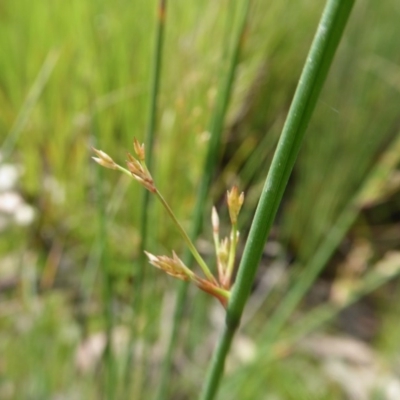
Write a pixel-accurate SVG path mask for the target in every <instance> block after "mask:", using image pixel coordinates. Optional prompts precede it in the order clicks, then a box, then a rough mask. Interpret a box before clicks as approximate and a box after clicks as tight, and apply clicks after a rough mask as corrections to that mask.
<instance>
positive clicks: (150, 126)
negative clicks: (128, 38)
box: [125, 0, 167, 397]
mask: <svg viewBox="0 0 400 400" xmlns="http://www.w3.org/2000/svg"><path fill="white" fill-rule="evenodd" d="M166 11H167V0H159V2H158V5H157V27H156V38H155V43H154V52H153V63H152V73H151V89H150V103H149V113H148V122H147V132H146V137H145V148H146V161H147V165H148V166H149V168H150V169H152V166H153V143H154V136H155V131H156V126H157V107H158V98H159V91H160V77H161V67H162V48H163V42H164V31H165V16H166ZM128 172H129V171H128ZM149 205H150V193H149V191H148V190H145V191H143V197H142V204H141V215H140V236H141V241H140V251H139V260H138V264H139V268H138V269H137V276H136V279H135V280H136V284H135V288H134V297H133V303H132V307H133V309H134V310H135V314H136V315H138V316H139V319H140V318H141V314H142V297H143V287H144V286H145V285H144V282H145V279H146V271H147V268H145V264H146V257H145V254H144V250H145V249H146V247H147V242H148V217H149V208H150V206H149ZM135 335H136V336H140V335H141V328H140V324H138V323H136V322H135V321H133V323H132V328H131V333H130V343H129V351H128V357H127V363H126V371H125V389H126V394H127V395H128V396H129V394H128V393H129V390H130V383H131V382H130V381H131V379H130V366H131V360H132V350H133V342H134V340H135V339H136V338H135V337H134V336H135ZM142 358H143V360H144V359H146V357H144V356H143V357H142ZM136 369H137V370H138V376H139V378H138V382H137V384H136V386H137V389H136V391H137V393H136V394H135V396H139V397H141V385H142V382H141V380H142V377H141V375H142V370H144V369H145V368H144V366H143V364H141V365H137V368H136Z"/></svg>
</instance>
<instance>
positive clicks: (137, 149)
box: [133, 138, 145, 161]
mask: <svg viewBox="0 0 400 400" xmlns="http://www.w3.org/2000/svg"><path fill="white" fill-rule="evenodd" d="M133 148H134V149H135V153H136V155H137V156H138V158H139V160H140V161H144V159H145V151H144V143H143V144H140V143H139V141H138V140H137V139H136V138H134V139H133Z"/></svg>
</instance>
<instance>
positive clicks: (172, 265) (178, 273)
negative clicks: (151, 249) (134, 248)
mask: <svg viewBox="0 0 400 400" xmlns="http://www.w3.org/2000/svg"><path fill="white" fill-rule="evenodd" d="M145 254H146V256H147V257H148V259H149V262H150V264H151V265H154V266H155V267H156V268H159V269H162V270H163V271H164V272H166V273H167V274H168V275H171V276H173V277H175V278H178V279H181V280H183V281H189V280H191V279H193V277H194V273H193V272H192V271H191V270H190V269H189V268H187V267H186V266H185V264H184V263H183V262H182V261H181V260H180V258H179V257H178V256H177V255H176V253H175V252H172V258H171V257H167V256H155V255H153V254H151V253H148V252H147V251H145Z"/></svg>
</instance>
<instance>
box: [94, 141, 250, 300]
mask: <svg viewBox="0 0 400 400" xmlns="http://www.w3.org/2000/svg"><path fill="white" fill-rule="evenodd" d="M133 148H134V151H135V154H136V157H134V156H132V155H131V154H129V153H128V160H127V161H126V164H127V167H128V169H126V168H123V167H121V166H120V165H118V164H116V163H115V162H114V160H113V159H112V158H111V157H110V156H109V155H108V154H106V153H105V152H103V151H101V150H97V149H93V151H94V152H95V154H96V156H97V157H93V159H94V160H95V161H96V162H97V163H98V164H100V165H102V166H103V167H106V168H110V169H115V170H119V171H121V172H124V173H125V174H127V175H129V176H131V177H133V178H134V179H135V180H136V181H137V182H139V183H140V184H141V185H142V186H143V187H144V188H146V189H147V190H149V191H150V192H152V193H154V194H155V195H156V196H157V198H158V199H159V200H160V202H161V204H162V205H163V206H164V208H165V210H166V211H167V212H168V214H169V215H170V217H171V218H172V220H173V221H174V223H175V224H176V226H177V228H178V230H179V232H180V233H181V235H182V237H183V239H184V240H185V241H186V244H187V245H188V247H189V249H190V251H191V252H192V254H193V256H194V258H195V259H196V261H197V262H198V264H199V265H200V267H201V269H202V271H203V273H204V275H205V278H201V277H200V276H199V275H197V274H196V273H194V272H193V271H192V270H191V269H189V268H188V267H187V266H186V265H185V264H184V262H183V261H182V260H181V259H180V258H179V257H178V256H177V255H176V253H175V252H172V257H168V256H165V255H162V256H155V255H153V254H151V253H149V252H147V251H146V252H145V254H146V256H147V258H148V259H149V262H150V264H152V265H153V266H155V267H156V268H159V269H161V270H163V271H164V272H166V273H167V274H168V275H171V276H173V277H174V278H178V279H181V280H183V281H187V282H193V283H194V284H195V285H196V286H198V287H199V288H200V289H201V290H203V291H204V292H207V293H209V294H211V295H212V296H214V297H216V298H217V299H218V300H219V301H220V302H221V304H222V305H223V306H224V307H226V306H227V303H228V300H229V296H230V288H231V286H232V274H233V270H234V264H235V255H236V247H237V242H238V239H239V231H238V228H237V218H238V215H239V213H240V210H241V208H242V205H243V202H244V194H243V192H242V193H241V194H239V191H238V188H237V187H236V186H234V187H233V188H232V189H231V190H230V191H228V193H227V203H228V210H229V216H230V220H231V225H232V227H231V232H230V235H229V238H228V237H226V238H224V239H222V240H220V238H219V217H218V213H217V210H216V209H215V207H213V209H212V213H211V222H212V227H213V238H214V245H215V253H216V258H217V269H218V279H216V278H215V277H214V276H213V274H212V273H211V271H210V269H209V268H208V266H207V264H206V263H205V261H204V260H203V258H202V257H201V255H200V254H199V252H198V251H197V249H196V247H195V246H194V244H193V243H192V241H191V240H190V238H189V236H188V235H187V234H186V232H185V230H184V229H183V227H182V226H181V224H180V223H179V222H178V220H177V219H176V217H175V215H174V213H173V212H172V210H171V208H170V207H169V205H168V203H167V202H166V201H165V199H164V198H163V197H162V195H161V194H160V192H159V191H158V190H157V188H156V186H155V184H154V180H153V178H152V176H151V174H150V172H149V170H148V169H147V166H146V162H145V147H144V144H140V143H139V142H138V141H137V140H136V139H134V141H133Z"/></svg>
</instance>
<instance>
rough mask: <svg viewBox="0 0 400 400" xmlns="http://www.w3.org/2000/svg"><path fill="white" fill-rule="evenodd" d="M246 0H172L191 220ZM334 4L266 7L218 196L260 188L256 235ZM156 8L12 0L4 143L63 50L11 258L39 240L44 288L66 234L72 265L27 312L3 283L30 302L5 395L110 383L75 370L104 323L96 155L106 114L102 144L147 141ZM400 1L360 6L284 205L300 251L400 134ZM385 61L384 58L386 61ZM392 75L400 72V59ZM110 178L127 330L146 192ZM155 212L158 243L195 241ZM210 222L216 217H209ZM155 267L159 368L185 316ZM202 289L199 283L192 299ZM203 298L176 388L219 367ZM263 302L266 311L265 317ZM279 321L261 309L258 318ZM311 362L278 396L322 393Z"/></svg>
mask: <svg viewBox="0 0 400 400" xmlns="http://www.w3.org/2000/svg"><path fill="white" fill-rule="evenodd" d="M231 5H232V2H228V1H221V2H214V1H204V2H198V3H193V2H184V1H179V2H171V4H170V7H169V13H168V21H167V30H166V43H165V51H164V69H163V73H162V81H161V98H160V111H161V112H160V116H159V118H160V120H159V129H158V132H157V134H158V135H157V137H158V140H157V142H156V148H155V160H156V169H155V171H154V177H155V179H156V180H157V182H158V185H159V187H160V190H161V191H162V192H163V193H164V195H165V197H166V198H167V199H168V201H169V203H170V204H171V206H172V207H173V208H174V210H175V211H176V214H177V215H178V216H179V217H181V218H182V219H183V222H184V224H185V225H186V226H189V225H190V218H191V212H192V207H193V205H194V202H195V196H196V187H197V186H196V185H197V182H198V180H199V176H200V175H201V174H202V171H201V168H202V165H203V157H204V152H205V149H206V147H207V146H206V145H207V140H208V134H207V132H206V129H207V122H208V120H209V114H210V111H211V109H212V104H213V100H214V99H215V90H216V84H217V82H218V73H219V72H220V64H219V61H220V49H221V48H222V44H223V43H224V40H226V37H225V29H226V20H225V18H227V17H228V16H229V15H232V10H231V9H230V8H231ZM322 6H323V4H322V3H321V4H320V3H318V4H316V2H315V1H312V0H303V1H300V2H296V4H294V3H293V2H284V1H273V2H268V4H267V2H264V1H261V0H260V1H254V3H253V7H252V9H251V13H250V20H249V30H248V33H247V36H246V38H245V46H244V54H243V55H242V62H241V63H240V65H239V75H238V84H237V87H236V90H235V95H234V97H233V102H232V107H231V109H230V124H229V126H228V129H227V130H228V132H227V133H228V136H227V141H226V143H225V144H224V154H225V155H224V160H225V161H224V163H223V164H222V167H221V171H220V172H221V174H220V176H221V179H220V180H219V181H217V183H216V184H215V186H214V191H213V199H212V200H213V201H217V200H218V199H219V198H220V197H221V193H223V192H224V191H225V190H226V188H227V187H228V186H229V185H231V184H232V183H234V182H235V183H239V185H240V186H241V187H242V188H247V189H246V195H247V197H246V203H245V206H246V207H247V208H245V209H244V210H243V219H242V220H241V223H242V224H243V230H244V231H245V230H246V229H245V228H246V225H247V224H248V221H249V220H250V218H251V215H252V210H253V209H254V206H255V204H256V201H257V199H258V194H259V191H260V184H259V182H262V181H263V178H264V177H262V176H259V175H258V170H259V166H260V165H261V164H263V163H265V160H268V159H269V158H270V157H271V156H272V152H273V149H274V145H275V143H276V140H277V135H278V133H279V131H280V128H281V126H282V124H283V121H284V117H285V114H286V112H287V109H288V106H289V103H290V101H291V96H292V93H293V90H294V87H295V84H296V81H297V78H298V76H299V73H300V68H301V66H302V64H303V61H304V57H305V54H306V51H307V49H308V47H309V44H310V42H311V39H312V33H313V31H314V29H313V28H314V26H315V24H316V21H317V20H318V17H319V15H320V12H321V9H322ZM154 12H155V2H154V3H153V2H150V1H145V0H141V1H136V2H133V3H132V2H128V1H124V0H121V1H118V2H96V1H78V0H72V1H70V2H65V3H59V2H54V1H53V2H51V1H47V0H43V1H41V2H34V3H32V2H27V1H26V0H17V1H12V2H4V3H3V4H2V5H1V7H0V19H1V24H0V47H1V48H2V49H3V51H2V53H1V56H0V66H1V68H0V138H1V142H3V140H4V139H5V138H6V137H7V134H8V133H9V131H10V129H11V127H12V126H13V124H14V122H15V120H16V118H17V116H18V114H19V113H20V110H21V107H22V105H23V103H24V99H25V98H26V96H27V93H28V91H29V89H30V87H31V86H32V84H33V82H34V80H35V77H36V76H37V74H38V72H39V70H40V68H41V66H42V65H43V62H44V61H45V59H46V56H47V55H48V54H49V51H56V52H58V53H59V59H58V62H57V64H56V66H55V68H54V70H53V71H52V73H51V75H50V77H49V80H48V82H47V83H46V85H45V87H44V88H43V92H42V94H41V96H40V97H39V98H38V101H37V104H36V105H35V107H34V108H33V109H32V113H31V116H30V118H29V119H28V121H27V124H26V126H25V128H24V129H23V131H22V132H21V136H20V138H19V140H18V142H17V143H16V149H15V151H14V153H13V154H12V156H11V161H13V162H18V163H20V164H22V165H23V167H24V170H25V173H24V176H23V181H22V182H21V189H22V192H23V193H24V194H25V196H26V197H27V199H28V200H29V201H30V202H31V203H32V204H33V205H34V206H35V207H36V208H37V210H38V216H37V219H36V222H35V225H34V226H33V227H32V229H31V230H30V231H29V232H28V234H27V233H26V232H25V231H22V229H21V228H18V229H17V228H13V229H12V230H10V231H8V233H9V234H8V235H7V236H4V237H6V241H5V242H7V243H2V244H1V248H0V250H1V251H2V254H1V256H0V257H3V256H5V255H8V254H9V253H11V252H18V251H20V250H21V249H28V248H29V249H30V250H31V251H33V252H36V253H38V254H39V255H40V257H39V261H38V263H37V265H36V264H35V263H32V264H31V265H34V266H35V268H36V274H37V275H34V277H33V278H30V279H32V281H29V282H30V285H31V287H32V288H34V289H32V290H33V291H34V292H36V289H37V287H36V282H37V281H38V280H40V277H41V273H42V269H43V267H44V265H45V264H46V262H47V264H48V262H49V260H48V251H49V250H51V249H52V248H53V247H54V245H55V243H57V244H60V243H61V244H62V249H63V251H62V258H61V259H62V262H61V264H59V265H56V266H55V268H56V269H57V271H58V273H57V279H56V284H57V285H58V286H60V287H61V286H63V287H64V289H65V290H63V291H62V292H61V290H60V293H57V292H56V293H55V294H49V293H47V294H42V293H40V294H38V298H37V299H35V297H33V298H32V299H31V300H32V307H28V308H26V309H25V308H23V307H24V306H23V304H24V303H23V300H22V299H23V297H20V293H21V292H19V291H18V289H17V288H16V289H14V290H13V292H11V293H7V294H2V295H1V296H2V297H1V300H2V302H3V303H4V305H10V306H11V305H12V307H16V309H17V311H16V312H15V314H14V313H12V314H10V313H2V314H1V316H0V318H1V321H0V327H1V331H0V344H1V347H2V354H3V355H4V357H3V360H2V364H1V365H0V375H1V377H2V381H1V383H0V393H1V394H2V395H0V397H2V398H3V397H4V398H5V399H7V398H10V399H11V398H24V396H28V395H31V396H36V397H40V398H50V397H51V396H55V395H56V394H57V393H62V394H66V395H67V396H68V395H70V396H71V397H72V398H85V399H86V398H96V396H97V395H98V392H97V390H98V388H99V386H98V385H97V384H96V374H95V373H94V374H93V375H90V374H89V375H79V374H76V372H75V369H74V364H73V352H74V349H75V346H76V344H77V343H78V341H79V337H80V336H82V337H84V336H85V335H90V333H92V332H95V331H98V330H103V329H104V321H103V320H102V317H101V315H102V314H101V307H100V306H99V296H98V295H99V288H100V285H99V281H98V280H97V279H96V277H97V273H98V271H99V269H98V263H99V261H98V259H97V258H96V251H97V250H96V242H95V240H96V234H97V232H96V229H97V226H98V225H97V213H98V211H97V209H96V196H95V189H94V185H95V172H94V171H95V168H97V166H95V165H94V164H93V163H92V162H91V160H90V155H91V154H90V146H91V145H92V144H93V132H92V122H93V118H94V117H95V119H96V127H97V129H98V132H97V141H98V142H97V144H96V145H97V146H98V147H100V148H101V149H103V150H106V151H107V152H108V153H109V154H111V155H112V156H113V157H114V158H115V159H118V161H121V162H122V161H123V160H124V159H125V153H126V150H129V151H131V144H132V138H133V137H134V136H136V137H138V138H139V139H140V140H141V139H143V137H144V132H145V129H146V126H145V125H146V112H147V104H148V96H149V93H148V82H149V78H150V77H149V72H150V68H149V67H150V57H151V43H152V39H153V35H154V32H155V29H154V28H155V18H154ZM399 13H400V10H399V5H398V4H397V2H396V1H395V0H391V1H388V2H385V3H382V4H381V3H377V2H374V1H372V0H359V1H358V2H357V4H356V7H355V10H354V14H353V16H352V19H351V21H350V25H349V29H348V32H347V35H346V38H345V40H344V42H343V43H342V45H341V48H340V49H339V52H338V57H337V59H336V62H335V64H334V67H333V69H332V71H331V74H330V77H329V79H328V82H327V85H326V87H325V89H324V92H323V95H322V97H321V101H320V102H319V106H318V109H317V110H316V112H315V115H314V118H313V121H312V123H311V126H310V128H309V132H308V136H307V142H306V145H305V147H304V148H303V150H302V153H301V155H300V158H299V164H298V165H297V167H296V170H295V175H294V180H293V185H292V186H291V187H290V188H289V191H288V194H287V196H286V200H285V204H284V206H283V208H282V216H281V218H280V224H281V228H282V229H281V231H282V234H281V236H282V238H281V240H282V241H283V242H284V243H287V244H288V247H289V248H290V250H291V251H292V252H293V254H295V256H296V259H298V261H300V262H303V263H306V262H307V261H308V260H309V258H310V256H311V255H312V254H313V251H314V249H315V248H316V246H317V245H318V244H319V243H321V241H322V240H323V237H324V233H325V232H326V230H327V227H329V226H331V225H332V224H333V223H334V222H335V220H336V219H337V217H338V215H339V214H340V211H341V210H342V208H343V207H344V206H345V205H346V204H347V203H348V201H349V199H350V198H352V196H353V194H354V193H355V192H356V190H357V189H358V188H359V186H360V185H361V183H362V181H363V179H364V177H365V176H366V174H367V172H368V171H369V169H370V168H371V167H372V165H373V164H374V162H375V160H376V159H377V155H378V154H379V152H380V151H381V150H382V149H383V148H384V147H385V145H387V143H389V141H390V139H391V138H392V137H393V136H394V135H396V134H397V133H398V132H397V131H398V115H397V109H398V107H397V104H399V97H400V94H399V91H398V88H397V87H396V86H395V84H394V83H393V82H394V81H393V79H394V78H392V80H387V79H385V77H387V76H389V70H388V69H385V68H386V67H385V65H389V64H385V62H389V63H390V65H392V66H393V65H394V66H396V65H397V66H398V65H399V63H400V59H399V53H398V51H397V47H396V46H397V41H396V38H397V37H399V35H400V28H399V25H398V17H399ZM377 57H378V58H377ZM377 59H379V60H384V62H381V63H377V61H376V60H377ZM257 76H258V80H256V77H257ZM390 76H391V77H393V76H395V74H393V70H392V69H391V70H390ZM221 153H222V151H221ZM103 177H104V178H103V191H104V196H105V203H106V213H107V226H108V228H109V229H108V238H107V240H108V245H109V252H110V255H109V258H110V265H108V266H107V267H108V270H109V271H111V274H112V279H113V290H114V293H113V296H112V297H113V302H112V306H113V308H112V310H113V312H114V313H115V315H114V317H115V323H116V324H117V325H119V324H128V323H129V322H130V321H131V318H132V317H134V314H133V313H132V311H131V309H130V306H129V304H130V299H131V296H134V295H135V293H132V280H134V274H135V259H136V257H137V251H138V241H139V238H138V233H137V232H138V231H137V229H138V227H139V224H138V220H139V209H138V207H139V206H138V205H139V203H140V198H141V193H139V192H140V191H141V190H142V188H141V187H139V186H138V185H136V184H135V183H130V182H129V181H128V180H127V179H125V178H124V177H119V176H117V175H116V174H115V173H114V172H113V171H104V173H103ZM205 207H208V205H205ZM205 214H206V215H207V214H208V210H206V212H205ZM150 218H151V223H150V226H151V237H150V241H149V246H150V249H149V250H151V251H152V252H157V251H160V252H163V251H164V249H175V250H176V251H178V252H179V251H181V250H182V248H181V244H180V241H179V240H178V235H177V234H176V232H175V229H174V227H172V226H171V224H170V223H169V222H168V219H167V218H166V216H165V215H164V212H163V210H161V209H160V208H159V207H158V205H155V207H154V208H153V210H152V214H151V216H150ZM208 226H209V225H208V223H206V224H205V228H206V229H208ZM205 236H206V237H207V235H205ZM208 237H210V236H208ZM7 239H10V241H11V240H12V243H10V242H8V241H7ZM205 250H206V251H207V246H205ZM167 251H168V250H167ZM0 263H1V259H0ZM149 268H151V267H149ZM24 269H25V271H24ZM27 270H28V267H27V265H22V272H25V273H26V271H27ZM22 272H21V276H24V275H23V274H22ZM18 273H19V272H18ZM153 275H154V280H155V283H154V285H153V286H152V291H151V292H149V290H146V289H145V290H144V296H145V298H144V301H145V302H146V304H147V306H148V312H149V314H150V315H151V320H152V321H153V329H151V335H150V337H147V338H142V341H141V342H140V343H141V344H143V343H144V345H151V348H152V349H153V346H154V349H156V350H154V351H152V352H151V353H150V356H151V357H153V358H152V359H151V360H150V364H151V365H154V366H155V367H154V369H156V366H157V363H159V360H158V359H157V346H161V345H163V344H164V343H165V342H166V341H165V338H163V335H162V333H163V326H165V325H164V324H169V323H170V322H171V321H170V320H168V317H171V316H170V315H169V314H168V312H169V310H170V308H171V306H170V303H171V295H170V288H171V287H172V286H171V285H170V284H171V281H170V280H169V279H168V278H165V277H164V276H162V275H160V274H153ZM35 277H36V278H35ZM79 284H83V285H84V287H83V290H81V289H77V288H79ZM193 295H194V293H192V292H190V294H189V300H188V301H191V300H192V297H193ZM35 296H36V295H35ZM196 296H197V297H200V296H204V295H203V294H197V293H196ZM82 298H83V299H84V300H82ZM203 300H204V302H203ZM21 304H22V305H21ZM197 304H199V305H200V307H199V309H200V310H201V312H198V313H196V315H195V317H193V315H189V316H188V317H189V318H188V319H187V320H185V321H183V322H182V324H183V333H185V332H186V331H190V325H191V324H193V325H194V326H195V331H192V332H191V333H190V335H189V339H190V340H189V344H188V345H186V346H187V347H188V348H187V347H184V346H182V348H181V349H180V350H179V351H178V357H177V360H176V361H177V362H176V368H177V370H178V371H179V372H180V374H179V375H176V378H175V375H174V380H173V381H172V383H171V386H172V387H173V389H174V393H184V394H186V395H187V396H192V397H193V396H194V393H196V392H197V387H198V385H199V383H201V380H202V377H203V373H204V371H203V366H204V365H205V364H206V362H207V354H208V350H209V347H208V341H209V340H210V336H208V330H209V328H210V329H212V323H211V322H210V311H209V310H210V308H209V301H208V300H206V299H205V297H201V299H200V302H199V303H197ZM21 307H22V308H21ZM3 309H4V308H3ZM196 310H197V308H196ZM213 312H214V311H213ZM73 313H74V314H73ZM256 315H257V317H258V318H261V317H260V315H262V312H261V313H257V314H256ZM192 321H193V322H192ZM388 321H389V317H388ZM214 322H215V321H214ZM263 322H264V321H262V322H260V321H253V322H251V323H250V324H249V326H248V331H249V332H252V331H254V329H255V328H254V327H258V326H260V325H263ZM199 329H202V331H199ZM211 339H212V336H211ZM183 351H187V354H189V355H190V357H191V360H190V362H188V361H187V360H186V359H185V358H184V357H183V356H182V352H183ZM17 355H19V356H18V357H17ZM296 362H297V361H296ZM298 362H299V364H296V363H294V364H291V363H290V362H289V363H288V364H287V365H285V364H283V365H281V366H279V368H276V369H275V370H273V371H272V370H270V369H268V370H267V371H266V374H268V381H269V382H275V383H276V385H275V386H276V387H275V388H273V390H272V392H276V393H277V394H278V395H279V394H280V395H282V396H286V397H287V398H290V396H291V395H292V394H293V392H292V391H293V387H296V388H297V389H296V392H295V394H296V393H297V394H298V393H300V392H302V391H303V388H304V393H305V394H304V398H311V397H307V396H308V395H309V394H310V393H311V392H312V393H317V392H313V391H312V388H313V384H314V383H313V382H311V383H310V387H309V388H307V385H304V386H302V385H301V382H300V383H299V381H298V380H297V377H296V376H294V371H297V370H298V369H299V368H303V367H302V366H304V362H305V361H304V360H301V359H300V360H299V361H298ZM152 363H154V364H152ZM182 363H184V367H183V366H182V365H183V364H182ZM299 365H300V367H299ZM38 366H40V367H41V368H38ZM315 370H316V368H314V366H313V365H312V363H308V364H307V367H306V368H304V371H309V374H310V375H313V374H314V373H316V371H315ZM307 374H308V373H307ZM272 375H273V376H272ZM155 376H156V374H151V371H149V376H147V377H146V379H147V381H146V383H151V385H147V386H146V387H147V388H148V389H147V390H148V392H146V394H145V395H146V398H147V396H150V395H151V394H152V393H154V392H152V387H154V384H156V381H155ZM178 376H181V377H180V378H178ZM246 377H247V378H246V384H243V388H242V389H241V390H242V392H241V393H243V396H242V397H243V398H254V399H256V398H257V396H256V395H255V394H257V393H258V394H259V396H260V397H259V398H262V396H263V393H262V392H261V393H260V391H261V388H262V382H263V379H261V378H264V379H265V378H266V376H265V375H264V374H260V375H259V376H257V377H255V380H254V382H252V379H249V377H248V375H246ZM259 378H260V379H259ZM321 379H323V378H322V377H321ZM238 382H239V380H238ZM152 385H153V386H152ZM310 388H311V389H310ZM233 389H234V388H233V387H224V388H223V393H222V394H226V396H227V397H229V396H230V394H231V393H232V392H231V390H233ZM320 389H321V390H320V391H318V394H319V395H320V397H318V399H323V398H326V399H331V398H332V399H333V398H339V396H340V395H338V396H336V397H335V393H336V391H335V388H332V387H331V386H327V387H325V388H320ZM331 389H332V390H331ZM4 393H5V394H4ZM291 393H292V394H291ZM3 394H4V395H3ZM222 394H221V395H222ZM253 394H254V397H253ZM249 396H250V397H249ZM324 396H325V397H324ZM221 398H223V397H221ZM297 398H301V397H297Z"/></svg>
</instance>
